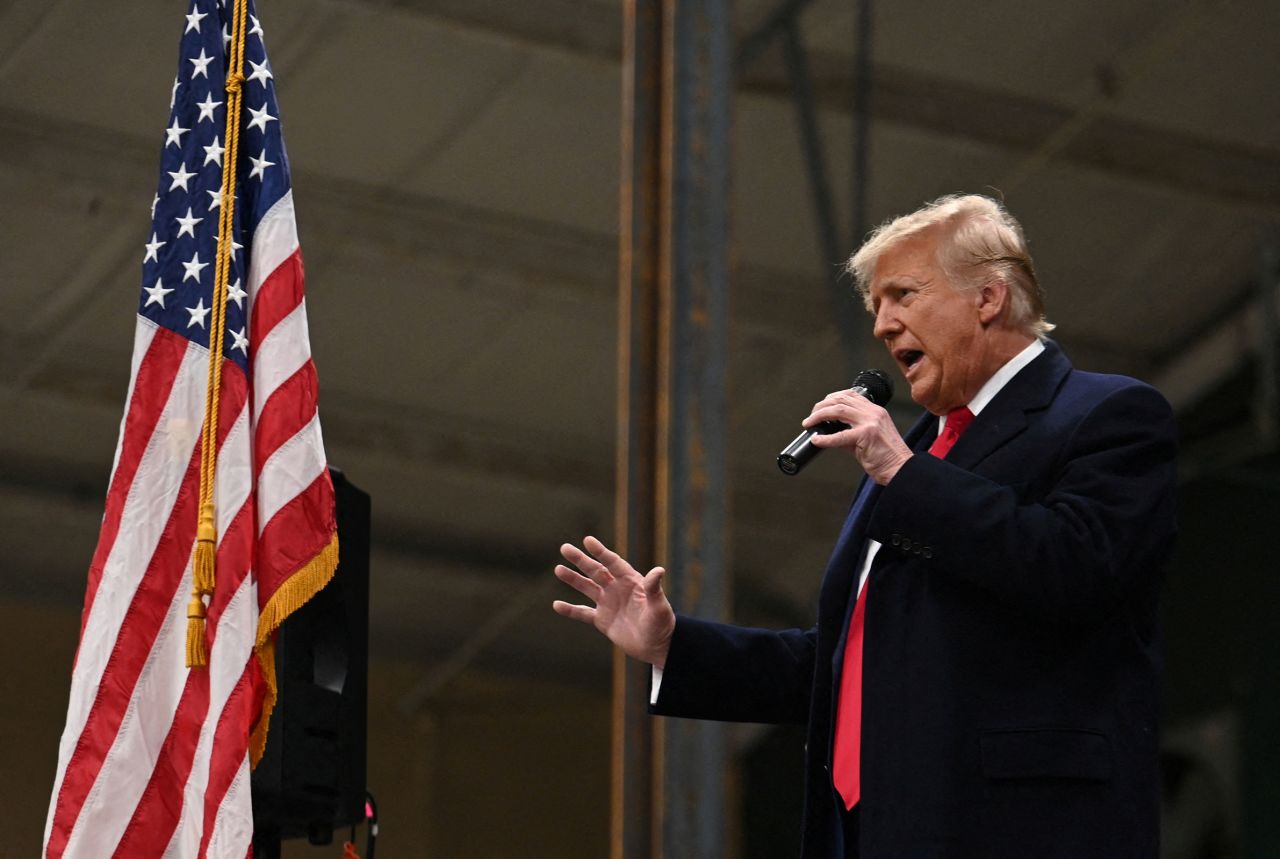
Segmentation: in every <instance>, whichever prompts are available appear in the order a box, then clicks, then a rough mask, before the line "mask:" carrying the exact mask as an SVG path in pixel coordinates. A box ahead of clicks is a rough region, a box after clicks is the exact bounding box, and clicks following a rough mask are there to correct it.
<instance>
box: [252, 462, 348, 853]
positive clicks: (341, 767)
mask: <svg viewBox="0 0 1280 859" xmlns="http://www.w3.org/2000/svg"><path fill="white" fill-rule="evenodd" d="M329 474H330V475H331V476H332V478H333V488H334V490H335V492H336V495H337V514H338V567H337V570H336V571H335V573H334V575H333V579H332V581H330V582H329V584H328V585H327V586H326V587H324V588H323V589H322V590H321V591H320V592H319V593H318V594H316V595H315V596H314V597H312V598H311V599H310V600H309V601H308V602H307V603H306V605H304V606H302V608H300V609H298V610H297V611H295V612H294V613H293V614H291V615H290V616H289V617H288V618H287V619H286V620H285V622H284V623H283V624H281V625H280V630H279V632H278V633H277V637H276V680H277V692H278V697H277V699H276V706H275V710H274V711H273V712H272V714H271V724H270V732H269V734H268V735H267V747H266V750H265V752H264V754H263V757H262V760H261V761H260V762H259V763H258V766H257V768H256V769H254V771H253V776H252V780H251V784H252V788H253V820H254V833H255V835H254V847H255V854H254V855H255V856H263V857H267V856H271V855H278V853H279V841H280V839H282V838H301V837H304V836H305V837H306V838H308V839H309V840H310V841H311V843H313V844H328V843H330V842H331V841H332V840H333V831H334V830H335V829H338V828H342V827H348V826H353V825H355V824H357V823H360V822H362V821H363V820H364V819H365V747H366V727H367V709H368V666H369V509H370V505H369V496H368V494H367V493H365V492H362V491H361V490H359V489H357V488H356V487H354V486H352V485H351V484H350V483H349V482H348V481H347V479H346V477H345V476H344V475H343V474H342V472H341V471H339V470H338V469H336V468H331V469H329ZM272 842H274V852H273V844H272Z"/></svg>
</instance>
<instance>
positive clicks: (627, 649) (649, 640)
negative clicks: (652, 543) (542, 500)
mask: <svg viewBox="0 0 1280 859" xmlns="http://www.w3.org/2000/svg"><path fill="white" fill-rule="evenodd" d="M582 545H583V547H584V548H585V549H586V551H585V552H584V551H583V550H582V549H579V548H578V547H577V546H574V545H573V544H571V543H565V544H564V545H563V546H561V547H560V554H561V555H563V556H564V559H565V560H566V561H568V562H569V563H570V564H572V565H573V567H577V569H576V570H575V569H573V567H568V566H565V565H564V564H557V565H556V578H558V579H559V580H560V581H562V582H564V583H565V584H566V585H568V586H569V587H571V588H573V589H574V590H576V591H578V593H580V594H582V595H583V596H585V597H586V598H587V599H589V600H591V601H592V602H593V603H595V607H594V608H593V607H592V606H587V605H574V604H573V603H567V602H564V601H563V600H556V601H555V602H553V603H552V604H551V607H552V608H554V609H555V610H556V612H557V613H558V614H562V615H564V616H565V617H570V618H573V619H574V620H579V621H582V622H583V623H589V624H591V625H593V626H594V627H595V628H596V629H598V630H600V632H602V633H604V634H605V636H606V637H608V639H609V640H610V641H612V642H613V643H614V644H616V645H618V647H621V648H622V650H623V652H624V653H626V654H627V655H628V656H630V657H632V658H634V659H639V660H640V661H642V662H648V663H649V664H650V665H656V666H658V667H659V668H662V667H663V666H664V665H666V662H667V650H668V649H669V648H670V647H671V634H672V633H673V632H674V631H675V628H676V615H675V612H674V611H673V610H672V608H671V603H670V602H668V601H667V596H666V594H664V593H663V592H662V577H663V575H665V574H666V570H664V569H662V567H654V568H653V569H652V570H650V571H649V572H648V573H647V574H645V575H643V576H642V575H640V574H639V573H638V572H636V570H635V568H634V567H632V566H631V565H630V564H629V563H627V561H626V560H625V559H624V558H622V557H619V555H618V553H617V552H615V551H613V550H612V549H610V548H609V547H608V546H606V545H605V544H604V543H601V542H600V541H599V540H597V539H596V538H595V537H587V538H586V539H585V540H583V541H582Z"/></svg>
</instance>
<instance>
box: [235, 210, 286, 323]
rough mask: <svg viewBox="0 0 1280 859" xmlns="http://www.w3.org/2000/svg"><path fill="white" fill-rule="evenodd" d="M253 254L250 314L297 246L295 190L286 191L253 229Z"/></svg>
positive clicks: (250, 281) (251, 262)
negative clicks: (263, 289)
mask: <svg viewBox="0 0 1280 859" xmlns="http://www.w3.org/2000/svg"><path fill="white" fill-rule="evenodd" d="M252 247H253V254H252V256H251V257H250V259H249V284H248V286H247V287H246V290H247V291H248V293H249V313H250V314H252V313H253V303H254V301H255V300H256V299H257V297H258V289H259V288H260V287H261V286H262V282H263V281H265V280H266V279H267V278H268V277H270V276H271V273H272V272H273V271H275V270H276V269H278V268H279V267H280V264H281V263H282V262H284V261H285V260H286V259H288V258H289V257H290V255H292V254H293V253H294V251H296V250H297V249H298V225H297V222H296V221H295V220H294V217H293V191H292V190H289V191H286V192H285V194H284V196H283V197H281V198H280V199H279V200H277V201H276V204H275V205H274V206H272V207H271V208H270V209H268V210H267V213H266V214H265V215H263V216H262V220H261V221H259V222H258V227H257V229H255V230H254V231H253V245H252Z"/></svg>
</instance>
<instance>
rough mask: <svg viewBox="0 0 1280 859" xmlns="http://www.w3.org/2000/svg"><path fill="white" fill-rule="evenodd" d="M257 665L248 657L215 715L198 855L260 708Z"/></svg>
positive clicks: (202, 852) (244, 753) (203, 852)
mask: <svg viewBox="0 0 1280 859" xmlns="http://www.w3.org/2000/svg"><path fill="white" fill-rule="evenodd" d="M257 666H258V660H257V659H250V660H249V664H248V665H246V666H245V670H244V673H243V674H241V675H240V679H239V680H238V681H236V687H235V689H233V690H232V691H231V695H230V697H228V698H227V706H226V707H224V708H223V710H222V713H221V714H220V715H219V718H218V727H217V728H216V729H215V730H214V734H213V758H212V760H210V762H209V782H208V784H207V785H206V787H205V793H204V832H203V834H202V835H201V836H200V852H199V854H198V855H199V856H201V857H204V856H206V855H208V851H209V839H210V838H211V837H212V836H213V827H214V824H215V823H216V822H217V818H218V809H219V808H221V807H222V801H223V799H224V798H225V797H226V795H227V790H228V789H229V788H230V787H231V782H233V781H234V780H235V777H236V773H237V772H239V771H240V767H241V766H243V765H244V761H245V757H246V756H247V755H248V754H249V731H250V730H251V729H252V728H253V723H254V722H255V721H256V720H257V718H258V713H259V712H261V710H262V697H261V695H260V694H259V693H258V691H257V690H258V686H259V684H258V683H256V682H254V674H255V673H256V672H257V670H258V667H257Z"/></svg>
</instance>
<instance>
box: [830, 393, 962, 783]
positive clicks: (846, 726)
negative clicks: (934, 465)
mask: <svg viewBox="0 0 1280 859" xmlns="http://www.w3.org/2000/svg"><path fill="white" fill-rule="evenodd" d="M972 421H973V412H971V411H969V408H968V407H967V406H961V407H960V408H958V409H952V410H951V411H949V412H947V422H946V425H945V426H944V427H943V429H942V432H941V433H939V434H938V437H937V438H936V439H934V442H933V444H932V445H931V446H930V447H929V453H931V454H933V455H934V456H936V457H938V458H939V459H944V458H946V455H947V454H948V453H949V452H950V451H951V448H952V446H953V445H954V444H955V443H956V440H957V439H959V438H960V433H962V432H964V431H965V428H966V427H968V426H969V424H970V423H971V422H972ZM870 584H871V583H870V581H868V582H867V584H865V585H863V587H862V593H860V594H858V601H857V602H856V603H855V604H854V607H853V618H852V619H851V620H850V621H849V635H848V639H847V640H846V642H845V646H844V664H843V665H841V667H840V698H839V704H838V705H837V708H836V741H835V749H834V750H833V753H832V773H831V778H832V781H833V782H834V783H835V786H836V790H837V791H839V792H840V798H841V799H843V800H844V807H845V808H847V809H852V808H853V807H854V806H855V805H857V804H858V800H859V799H860V798H861V797H862V784H861V772H862V748H861V747H862V637H863V627H864V625H865V623H866V620H865V618H866V614H867V612H866V609H867V589H868V587H869V586H870Z"/></svg>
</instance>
